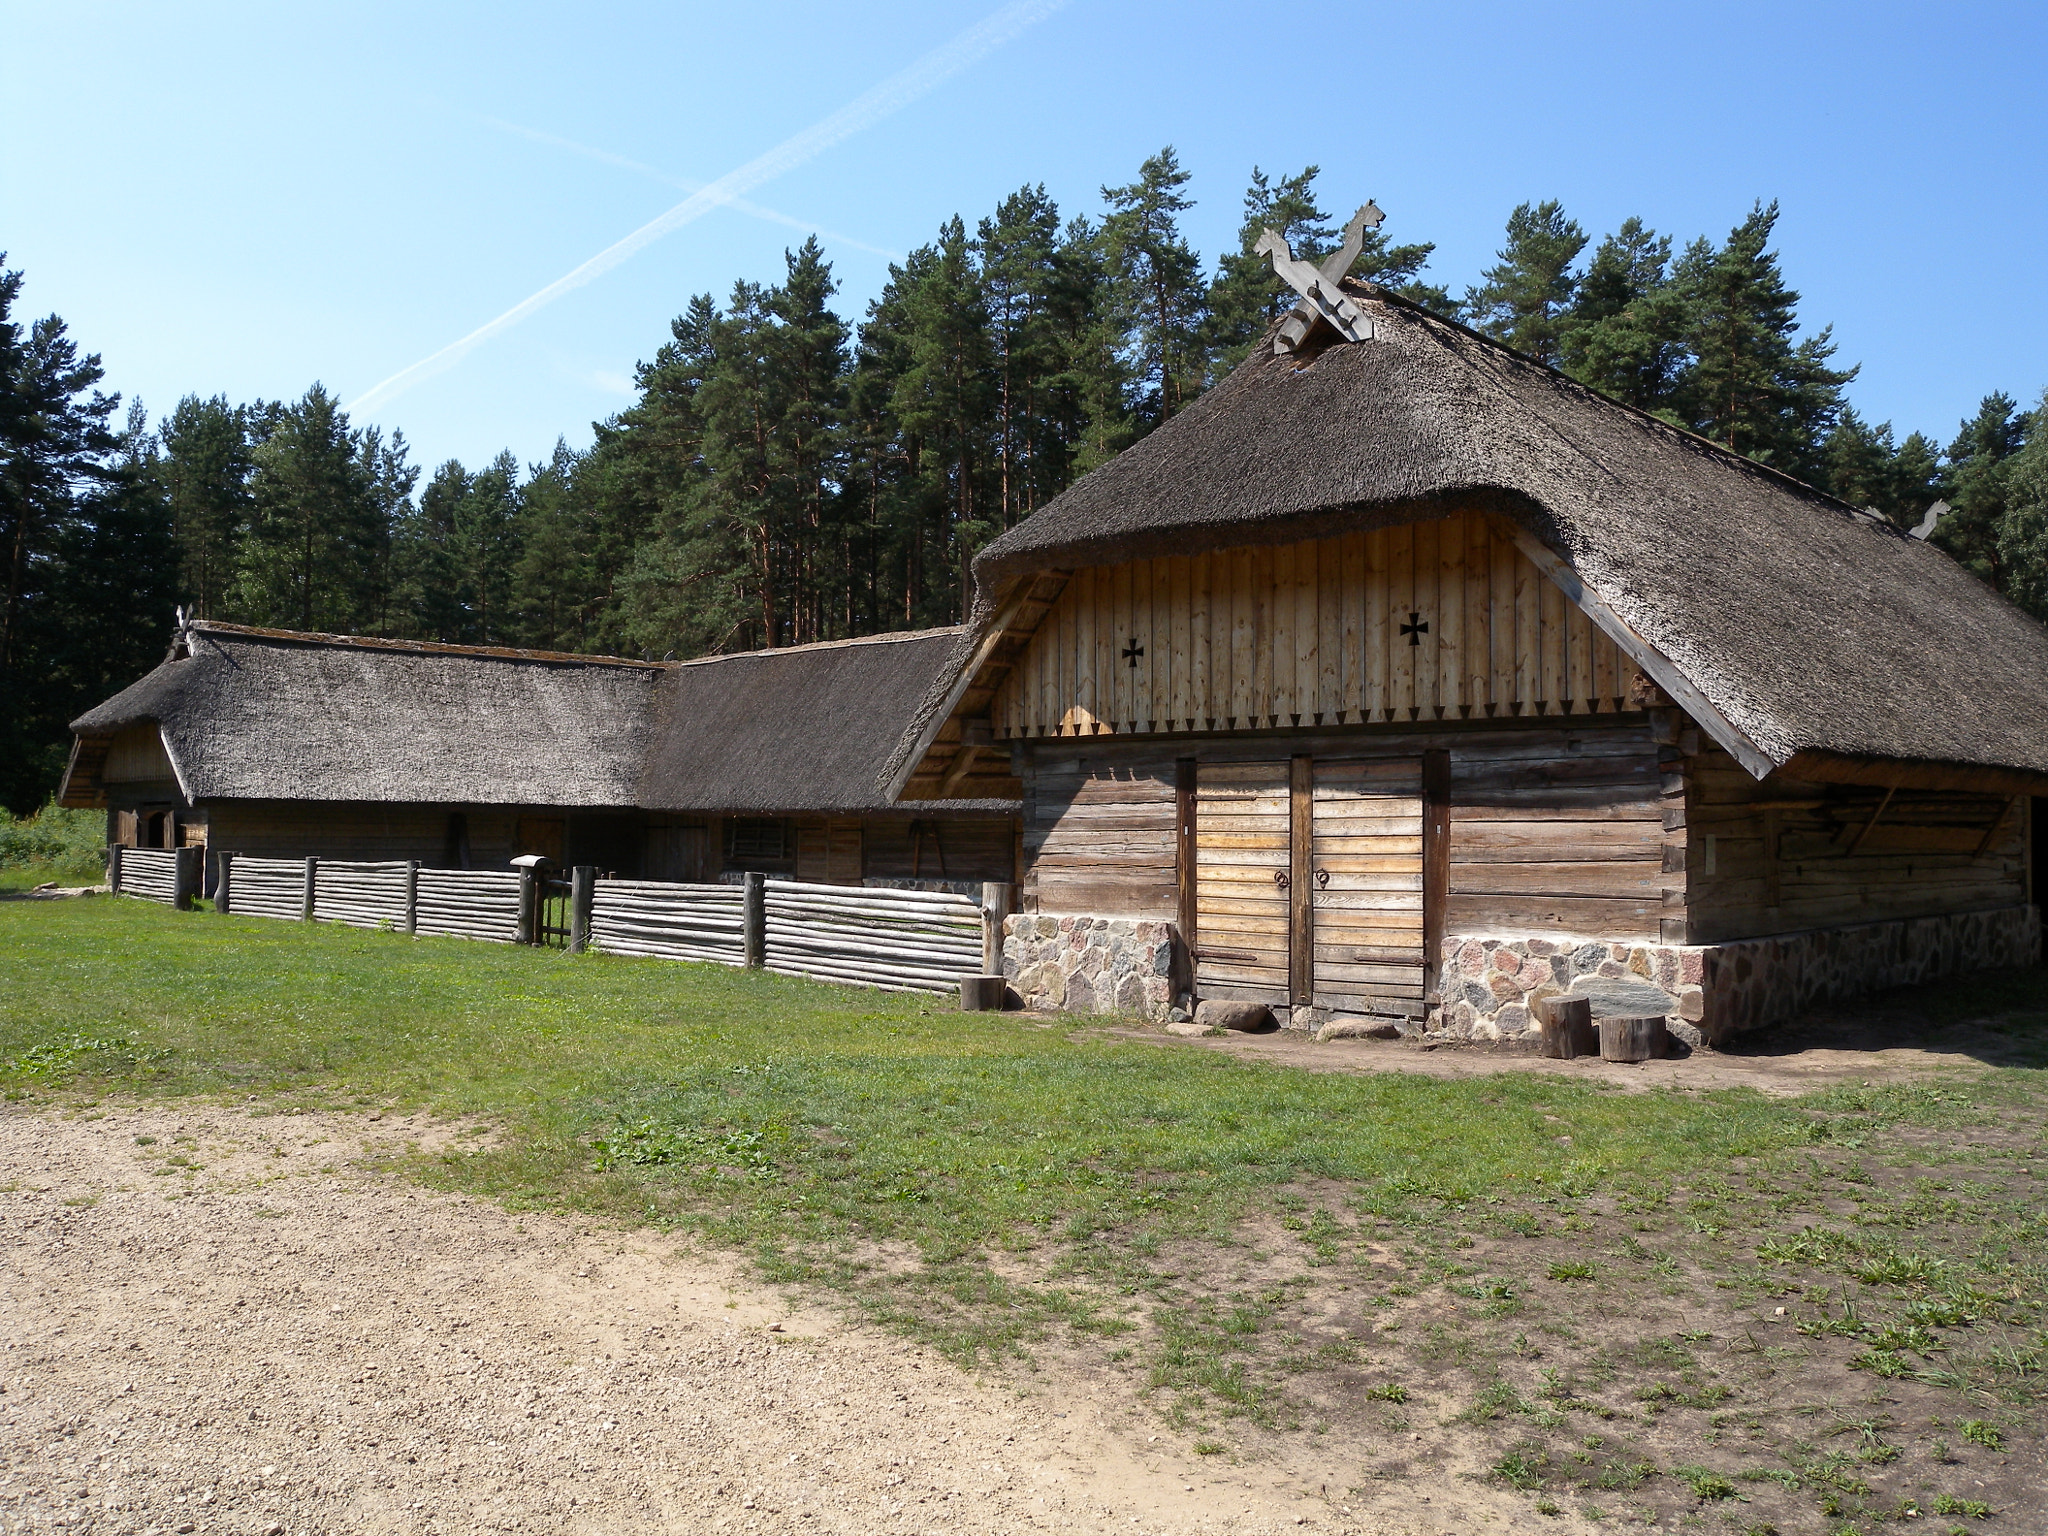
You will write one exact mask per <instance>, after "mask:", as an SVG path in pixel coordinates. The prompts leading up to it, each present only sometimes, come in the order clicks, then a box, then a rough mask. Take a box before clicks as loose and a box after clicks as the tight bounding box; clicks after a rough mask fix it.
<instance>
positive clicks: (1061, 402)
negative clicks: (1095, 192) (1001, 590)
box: [974, 186, 1080, 528]
mask: <svg viewBox="0 0 2048 1536" xmlns="http://www.w3.org/2000/svg"><path fill="white" fill-rule="evenodd" d="M974 238H975V250H976V255H977V257H978V259H979V262H980V268H981V292H982V302H983V304H984V306H985V307H986V309H987V311H988V323H989V343H990V347H991V349H992V351H993V354H994V356H993V362H992V366H993V370H994V390H995V398H994V401H993V405H994V410H995V433H994V437H995V444H994V447H995V454H996V477H997V479H996V490H995V496H996V502H995V509H994V510H995V518H996V521H997V522H998V523H1000V524H1001V526H1002V527H1004V528H1008V527H1010V526H1012V525H1013V524H1014V523H1016V522H1017V521H1018V520H1019V519H1020V518H1023V517H1026V516H1028V515H1029V514H1030V513H1031V512H1032V511H1034V510H1035V509H1036V508H1037V507H1038V506H1039V504H1040V503H1041V502H1044V501H1048V500H1050V499H1051V498H1052V497H1053V496H1056V495H1057V494H1059V492H1060V491H1061V490H1062V489H1063V488H1064V487H1065V485H1066V483H1067V477H1068V465H1069V463H1070V462H1071V460H1072V457H1073V444H1074V441H1075V440H1076V439H1078V437H1079V435H1080V434H1079V431H1078V430H1077V428H1078V421H1077V417H1076V413H1075V411H1074V408H1073V402H1072V400H1071V391H1068V390H1066V389H1063V387H1062V384H1063V379H1062V376H1063V374H1064V373H1065V372H1066V362H1067V348H1066V346H1065V344H1064V340H1063V337H1064V335H1065V334H1066V332H1067V330H1068V329H1069V328H1070V325H1071V315H1070V311H1071V309H1072V307H1073V303H1074V299H1075V297H1076V295H1075V294H1074V292H1073V282H1072V272H1071V265H1070V263H1069V262H1068V261H1067V260H1066V259H1065V255H1064V252H1063V251H1062V249H1061V245H1060V214H1059V209H1058V208H1057V207H1056V206H1054V204H1053V202H1052V200H1051V199H1050V198H1048V197H1047V196H1046V195H1045V188H1044V187H1043V186H1036V187H1023V188H1020V189H1019V190H1018V191H1016V192H1013V193H1011V194H1010V195H1009V196H1008V197H1006V198H1004V199H1003V201H1002V203H1001V204H1000V205H999V206H998V207H997V209H996V211H995V214H994V216H993V217H992V218H985V219H983V220H982V221H981V222H980V224H979V225H978V226H977V227H976V229H975V237H974Z"/></svg>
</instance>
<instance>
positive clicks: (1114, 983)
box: [1003, 912, 1191, 1021]
mask: <svg viewBox="0 0 2048 1536" xmlns="http://www.w3.org/2000/svg"><path fill="white" fill-rule="evenodd" d="M1176 947H1177V946H1176V944H1175V940H1174V925H1173V924H1172V923H1163V922H1139V921H1136V920H1133V919H1131V918H1112V917H1053V916H1049V915H1045V914H1040V913H1032V912H1021V913H1018V914H1017V915H1016V916H1014V917H1010V918H1006V919H1005V920H1004V922H1003V975H1004V976H1005V977H1007V978H1008V979H1009V983H1010V985H1011V986H1012V987H1014V988H1016V989H1017V994H1018V996H1019V997H1021V998H1022V999H1023V1002H1024V1006H1025V1007H1026V1008H1047V1009H1061V1010H1064V1011H1066V1012H1068V1013H1125V1014H1132V1015H1135V1016H1136V1017H1138V1018H1143V1019H1152V1020H1155V1021H1159V1020H1164V1019H1167V1018H1168V1017H1170V1016H1171V1015H1172V1014H1173V1013H1174V1012H1175V1011H1176V1009H1177V1008H1184V1007H1186V1005H1188V1004H1189V1003H1190V1002H1191V1000H1190V999H1189V998H1187V997H1186V996H1185V992H1186V988H1185V986H1184V985H1182V984H1181V983H1180V981H1179V978H1178V976H1177V975H1176V972H1175V949H1176ZM1181 1016H1182V1017H1186V1013H1185V1012H1183V1013H1182V1014H1181Z"/></svg>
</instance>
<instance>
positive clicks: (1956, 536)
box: [1933, 391, 2033, 592]
mask: <svg viewBox="0 0 2048 1536" xmlns="http://www.w3.org/2000/svg"><path fill="white" fill-rule="evenodd" d="M2032 426H2033V422H2032V421H2031V420H2030V419H2029V418H2028V416H2027V415H2025V414H2024V413H2022V412H2021V410H2020V408H2019V403H2018V402H2017V401H2015V400H2014V399H2013V398H2012V396H2011V395H2008V394H2006V393H2004V392H2003V391H1996V392H1994V393H1992V394H1988V395H1986V396H1985V397H1984V399H1983V400H1982V402H1981V403H1979V405H1978V407H1977V414H1976V415H1975V416H1973V417H1971V418H1970V419H1969V420H1968V421H1966V422H1964V423H1963V424H1962V429H1961V430H1960V431H1959V432H1958V433H1957V434H1956V438H1955V441H1954V442H1952V443H1950V444H1949V446H1948V465H1947V470H1946V473H1945V474H1944V475H1943V476H1942V481H1941V495H1942V499H1943V500H1945V501H1946V502H1947V503H1948V504H1949V513H1948V515H1947V516H1946V517H1944V518H1942V520H1941V522H1940V523H1939V524H1938V525H1936V527H1935V531H1934V535H1933V538H1934V542H1935V543H1936V544H1937V545H1938V546H1939V547H1940V548H1942V549H1945V550H1947V551H1948V552H1949V553H1950V554H1951V555H1953V556H1954V557H1955V558H1956V559H1957V560H1959V561H1961V562H1962V563H1963V564H1964V565H1966V566H1968V567H1969V568H1970V569H1971V570H1973V571H1975V572H1976V573H1977V574H1978V575H1979V576H1981V577H1982V578H1983V579H1984V580H1986V581H1988V582H1990V583H1991V585H1992V586H1993V587H1995V588H1997V589H1998V590H1999V591H2001V592H2003V591H2004V590H2005V580H2006V570H2005V555H2004V552H2003V550H2002V549H2001V547H2000V539H1999V535H2000V532H2001V530H2002V527H2003V524H2004V522H2005V518H2006V513H2007V512H2008V511H2009V510H2010V508H2011V505H2012V501H2011V490H2012V487H2011V474H2012V461H2013V459H2014V457H2015V456H2016V455H2017V454H2018V453H2019V452H2020V450H2021V449H2023V448H2025V447H2026V446H2027V439H2028V436H2029V429H2030V428H2031V427H2032Z"/></svg>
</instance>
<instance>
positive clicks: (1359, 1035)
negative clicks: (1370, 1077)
mask: <svg viewBox="0 0 2048 1536" xmlns="http://www.w3.org/2000/svg"><path fill="white" fill-rule="evenodd" d="M1316 1038H1317V1039H1318V1040H1398V1039H1400V1038H1401V1026H1400V1025H1398V1024H1396V1023H1395V1022H1394V1021H1393V1020H1392V1019H1331V1020H1330V1021H1329V1022H1328V1023H1327V1024H1325V1025H1324V1026H1323V1027H1322V1028H1321V1029H1319V1030H1317V1031H1316Z"/></svg>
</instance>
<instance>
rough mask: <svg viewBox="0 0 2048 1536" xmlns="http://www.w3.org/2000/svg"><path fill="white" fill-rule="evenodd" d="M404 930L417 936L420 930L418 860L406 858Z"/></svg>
mask: <svg viewBox="0 0 2048 1536" xmlns="http://www.w3.org/2000/svg"><path fill="white" fill-rule="evenodd" d="M405 931H406V932H407V933H408V934H410V935H414V936H417V935H418V933H419V931H420V861H419V860H418V859H408V860H406V864H405Z"/></svg>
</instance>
